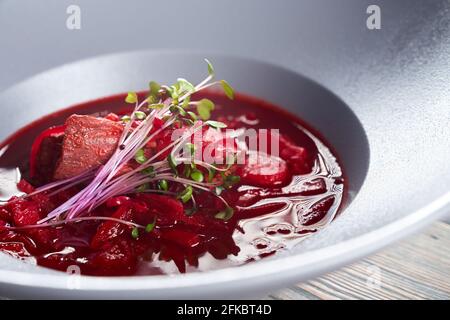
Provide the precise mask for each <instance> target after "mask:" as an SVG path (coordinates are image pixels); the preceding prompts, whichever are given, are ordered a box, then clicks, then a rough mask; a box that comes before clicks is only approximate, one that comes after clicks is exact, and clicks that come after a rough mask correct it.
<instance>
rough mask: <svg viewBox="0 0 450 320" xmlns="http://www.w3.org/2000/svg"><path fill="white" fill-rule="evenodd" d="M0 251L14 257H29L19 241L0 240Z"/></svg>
mask: <svg viewBox="0 0 450 320" xmlns="http://www.w3.org/2000/svg"><path fill="white" fill-rule="evenodd" d="M0 252H3V253H6V254H9V255H10V256H13V257H15V258H19V259H20V258H27V257H31V254H30V253H29V252H28V250H27V249H26V248H25V244H23V243H21V242H0Z"/></svg>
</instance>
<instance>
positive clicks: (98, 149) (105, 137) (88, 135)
mask: <svg viewBox="0 0 450 320" xmlns="http://www.w3.org/2000/svg"><path fill="white" fill-rule="evenodd" d="M122 131H123V126H122V125H121V124H120V123H117V122H113V121H110V120H107V119H103V118H96V117H92V116H85V115H72V116H70V117H69V118H68V119H67V120H66V130H65V133H64V141H63V145H62V152H61V158H60V159H59V161H58V164H57V167H56V170H55V174H54V179H55V180H60V179H66V178H71V177H73V176H76V175H78V174H80V173H82V172H84V171H86V170H89V169H92V168H96V167H99V166H101V165H102V164H105V163H106V162H107V161H108V159H109V158H110V157H111V156H112V154H113V153H114V150H115V149H116V147H117V144H118V141H119V138H120V136H121V134H122Z"/></svg>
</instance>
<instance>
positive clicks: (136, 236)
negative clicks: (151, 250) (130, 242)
mask: <svg viewBox="0 0 450 320" xmlns="http://www.w3.org/2000/svg"><path fill="white" fill-rule="evenodd" d="M131 236H132V237H133V239H137V238H139V229H138V228H133V230H132V231H131Z"/></svg>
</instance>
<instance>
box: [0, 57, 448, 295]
mask: <svg viewBox="0 0 450 320" xmlns="http://www.w3.org/2000/svg"><path fill="white" fill-rule="evenodd" d="M133 53H134V54H136V53H151V54H163V53H167V54H174V53H176V54H181V53H186V54H202V55H205V54H206V55H207V54H210V55H215V56H222V57H228V58H233V59H241V60H251V61H252V62H257V63H261V64H266V65H271V66H275V67H278V68H281V69H283V70H285V71H288V72H291V73H292V72H294V73H296V74H299V73H298V72H295V71H293V70H291V69H289V68H287V67H285V66H283V65H279V64H274V63H272V62H268V61H264V60H261V59H258V58H256V59H255V58H249V57H245V56H240V55H234V54H222V53H219V52H203V51H195V50H183V51H180V50H175V49H173V50H170V49H161V50H146V49H144V50H135V51H125V52H116V53H110V54H105V55H98V56H95V57H90V58H87V59H81V60H76V61H73V62H70V63H67V64H63V65H60V66H56V67H54V68H51V69H48V70H45V71H43V72H41V73H38V74H36V75H33V76H31V77H29V78H26V79H23V80H22V81H19V82H17V83H16V84H14V85H12V86H9V87H7V88H5V89H4V90H2V91H1V92H0V95H3V94H4V93H5V92H7V91H9V90H10V89H13V88H14V87H15V86H17V85H20V84H22V83H24V82H27V81H30V80H32V79H33V78H35V77H38V76H40V75H42V74H43V73H47V72H52V71H54V70H56V69H59V68H61V67H64V66H67V65H72V64H77V63H80V62H85V61H88V60H93V59H98V58H105V57H110V56H120V55H124V54H133ZM300 75H301V76H302V77H303V78H305V79H306V80H308V81H311V82H313V83H314V84H316V85H319V86H321V87H322V88H324V90H327V91H328V92H329V93H331V94H333V95H335V94H334V93H333V92H332V91H330V90H329V89H327V88H326V87H323V86H322V85H321V84H320V83H318V82H316V81H315V80H312V79H310V78H308V77H306V76H304V75H302V74H300ZM335 96H336V95H335ZM337 98H338V99H340V98H339V97H337ZM369 170H370V169H369ZM366 174H367V172H366ZM363 185H364V183H363ZM448 210H450V191H448V192H446V193H444V194H443V195H441V196H440V197H438V198H436V199H435V200H433V201H432V202H430V203H428V204H427V205H424V206H423V207H421V208H419V209H417V210H415V211H412V212H405V213H404V214H403V215H402V218H400V219H397V220H394V221H392V222H390V223H388V224H386V225H384V226H382V227H379V228H376V229H374V230H372V231H370V232H367V233H365V234H362V235H359V236H356V237H353V238H350V239H348V240H344V241H341V242H338V243H336V244H333V245H329V246H325V247H323V248H320V249H315V250H311V251H306V252H303V253H297V254H293V255H289V256H280V257H278V258H276V259H265V260H264V259H263V260H261V261H258V262H257V263H249V264H245V265H241V266H234V267H225V268H221V269H217V270H211V271H204V272H193V273H187V274H177V275H152V276H126V277H97V276H85V275H81V276H80V282H79V287H77V288H76V289H72V288H69V287H68V286H67V279H68V278H69V277H70V275H68V274H66V273H64V272H56V271H55V272H52V273H50V274H36V273H33V272H29V271H10V270H1V269H0V283H2V284H9V285H15V286H24V287H36V288H41V289H60V290H82V291H85V290H88V291H89V290H95V291H111V290H117V291H123V290H132V291H142V290H161V289H177V288H189V287H199V286H206V285H219V284H225V283H230V282H242V281H249V280H252V279H253V280H254V279H268V277H270V279H271V280H282V279H287V278H292V279H293V278H295V279H296V280H298V281H301V280H305V279H306V278H308V277H311V276H315V275H319V274H322V273H324V272H327V271H330V270H332V269H334V268H337V267H340V266H343V265H345V264H348V263H350V262H352V261H355V260H356V259H358V258H361V257H364V256H367V255H369V254H370V253H373V252H375V251H376V250H379V249H381V248H383V247H385V246H387V245H388V244H390V243H392V242H393V241H395V240H399V239H401V238H403V237H406V236H407V235H410V234H411V233H413V232H415V231H417V230H419V229H420V228H422V227H424V226H426V225H428V224H430V223H431V222H433V221H435V220H437V219H438V218H439V217H442V216H444V214H446V212H448ZM299 268H302V272H298V271H296V270H299Z"/></svg>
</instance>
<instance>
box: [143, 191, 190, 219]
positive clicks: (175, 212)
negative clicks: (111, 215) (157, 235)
mask: <svg viewBox="0 0 450 320" xmlns="http://www.w3.org/2000/svg"><path fill="white" fill-rule="evenodd" d="M137 199H139V200H143V201H145V202H146V203H147V204H148V206H149V208H150V209H153V210H154V211H155V212H156V213H157V225H160V226H167V225H173V224H175V223H177V222H178V221H183V220H184V219H185V213H184V207H183V204H182V203H181V202H180V201H179V200H177V199H174V198H172V197H168V196H164V195H159V194H139V195H138V196H137Z"/></svg>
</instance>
